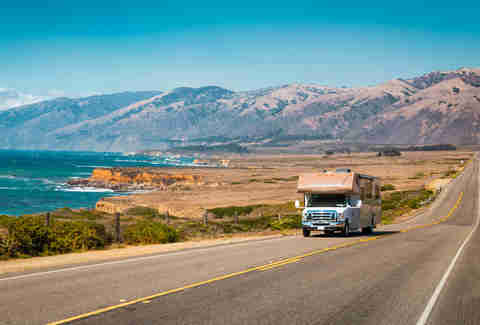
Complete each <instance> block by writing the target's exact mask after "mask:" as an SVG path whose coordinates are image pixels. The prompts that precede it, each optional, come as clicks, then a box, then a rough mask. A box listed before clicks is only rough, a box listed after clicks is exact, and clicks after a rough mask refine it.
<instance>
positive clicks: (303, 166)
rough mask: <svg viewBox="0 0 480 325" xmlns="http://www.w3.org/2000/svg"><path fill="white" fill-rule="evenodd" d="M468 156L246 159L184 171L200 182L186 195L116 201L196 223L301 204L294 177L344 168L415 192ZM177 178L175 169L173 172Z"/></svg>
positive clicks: (462, 153) (455, 153) (459, 153)
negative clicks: (245, 209) (215, 212)
mask: <svg viewBox="0 0 480 325" xmlns="http://www.w3.org/2000/svg"><path fill="white" fill-rule="evenodd" d="M471 156H472V153H471V152H467V151H445V152H441V151H437V152H435V151H428V152H405V153H403V155H402V156H400V157H376V155H375V153H357V154H351V155H347V154H336V155H332V156H328V157H324V156H323V155H291V154H289V155H256V156H253V155H248V156H245V157H235V158H233V159H232V162H231V165H232V166H233V168H228V169H211V168H185V169H182V173H185V174H194V175H200V176H203V177H204V178H205V179H206V180H207V184H206V185H202V186H196V187H191V188H189V189H188V190H176V191H162V192H152V193H143V194H137V195H132V196H129V197H128V198H126V197H123V198H119V199H120V200H128V201H129V205H131V206H150V207H154V208H157V209H158V210H159V211H160V212H161V213H162V212H165V211H167V210H168V211H169V212H170V214H171V215H175V216H180V217H186V218H200V217H201V216H202V215H203V213H204V211H205V210H206V209H213V208H217V207H227V206H246V205H256V204H282V203H285V202H287V201H292V200H296V199H301V195H299V194H298V193H297V192H296V186H297V182H296V178H295V177H296V176H298V175H299V174H301V173H304V172H312V171H315V170H317V171H321V170H324V169H328V170H333V169H336V168H341V167H348V168H351V169H352V170H354V171H356V172H360V173H365V174H370V175H374V176H377V177H380V178H381V180H382V183H383V184H393V185H394V186H395V188H396V190H399V191H405V190H418V189H421V188H423V187H424V186H425V185H426V184H428V183H430V182H431V181H433V180H435V179H439V178H441V177H443V176H444V175H445V173H446V172H448V171H449V170H452V169H455V168H459V167H460V161H461V160H464V161H467V160H468V159H469V158H470V157H471ZM176 172H178V169H176Z"/></svg>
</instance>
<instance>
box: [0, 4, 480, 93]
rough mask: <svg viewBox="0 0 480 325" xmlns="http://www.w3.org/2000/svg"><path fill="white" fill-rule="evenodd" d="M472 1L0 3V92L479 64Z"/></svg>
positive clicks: (405, 71) (373, 80)
mask: <svg viewBox="0 0 480 325" xmlns="http://www.w3.org/2000/svg"><path fill="white" fill-rule="evenodd" d="M479 3H480V2H479V1H448V2H447V1H440V0H437V1H420V0H416V1H411V0H405V1H384V0H382V1H376V0H373V1H368V2H366V1H349V0H344V1H321V0H317V1H303V0H296V1H292V0H289V1H283V0H276V1H268V0H267V1H261V0H256V1H250V0H242V1H225V0H222V1H208V0H204V1H198V0H196V1H189V0H183V1H169V0H156V1H142V0H136V1H131V0H130V1H123V0H116V1H109V0H103V1H102V0H96V1H90V0H83V1H65V0H58V1H49V0H43V1H37V0H35V1H28V0H25V1H1V2H0V67H1V69H0V89H3V90H4V91H6V90H9V91H10V92H11V91H16V92H18V93H19V94H23V95H25V96H38V97H39V98H45V97H56V96H71V97H79V96H86V95H91V94H98V93H112V92H118V91H127V90H132V91H134V90H170V89H173V88H175V87H180V86H189V87H200V86H205V85H218V86H222V87H225V88H228V89H232V90H251V89H257V88H263V87H269V86H277V85H283V84H288V83H293V82H303V83H317V84H321V85H329V86H337V87H340V86H348V87H356V86H367V85H373V84H378V83H381V82H384V81H387V80H390V79H393V78H408V77H412V76H416V75H420V74H423V73H427V72H431V71H435V70H454V69H458V68H460V67H463V66H466V67H480V23H479V22H478V19H479V18H478V17H479V16H478V13H479V12H480V4H479Z"/></svg>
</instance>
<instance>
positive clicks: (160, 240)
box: [0, 202, 301, 260]
mask: <svg viewBox="0 0 480 325" xmlns="http://www.w3.org/2000/svg"><path fill="white" fill-rule="evenodd" d="M207 212H208V214H207V215H208V219H207V220H208V221H207V223H205V222H204V220H192V219H188V218H180V217H175V216H166V215H164V214H161V213H159V212H158V211H157V210H156V209H153V208H148V207H134V208H131V209H129V210H127V211H125V213H123V214H122V215H121V216H120V239H121V242H122V243H123V244H127V245H148V244H164V243H172V242H178V241H186V240H191V239H195V238H215V237H219V236H224V235H230V234H236V233H246V232H264V231H283V230H288V229H297V228H300V227H301V217H300V215H299V214H298V211H297V210H296V209H295V207H294V204H293V202H288V203H285V204H278V205H250V206H243V207H240V206H231V207H222V208H216V209H211V210H208V211H207ZM115 230H116V226H115V217H114V216H113V215H109V214H106V213H101V212H97V211H90V210H72V209H68V208H63V209H58V210H56V211H54V212H52V213H50V214H49V218H48V217H47V215H46V214H40V215H32V216H21V217H12V216H0V259H2V260H3V259H9V258H28V257H35V256H48V255H56V254H65V253H70V252H79V251H87V250H95V249H106V248H108V247H110V246H111V245H112V244H114V242H115V238H117V237H116V232H115Z"/></svg>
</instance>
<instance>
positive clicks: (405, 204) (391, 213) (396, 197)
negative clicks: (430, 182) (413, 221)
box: [382, 189, 436, 224]
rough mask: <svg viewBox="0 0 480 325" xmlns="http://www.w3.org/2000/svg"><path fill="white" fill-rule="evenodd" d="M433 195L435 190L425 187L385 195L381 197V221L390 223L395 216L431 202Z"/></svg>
mask: <svg viewBox="0 0 480 325" xmlns="http://www.w3.org/2000/svg"><path fill="white" fill-rule="evenodd" d="M435 196H436V193H435V192H433V191H430V190H425V189H422V190H420V191H398V192H393V193H390V194H387V195H385V196H384V197H383V198H382V223H383V224H390V223H392V222H393V221H394V220H395V218H397V217H399V216H401V215H404V214H407V213H410V212H411V211H413V210H416V209H419V208H421V207H422V206H424V205H426V204H428V203H430V202H432V201H433V200H434V199H435Z"/></svg>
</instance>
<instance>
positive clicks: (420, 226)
mask: <svg viewBox="0 0 480 325" xmlns="http://www.w3.org/2000/svg"><path fill="white" fill-rule="evenodd" d="M462 199H463V192H461V193H460V195H459V197H458V200H457V202H455V205H454V206H453V207H452V208H451V209H450V211H448V214H447V215H446V216H445V217H442V218H440V219H437V220H436V221H434V222H432V223H427V224H424V225H419V226H413V227H410V228H406V229H403V230H401V231H400V232H409V231H412V230H415V229H420V228H426V227H431V226H433V225H438V224H439V223H442V222H445V221H447V220H448V218H450V217H451V216H452V214H453V212H455V210H456V209H457V208H458V206H459V205H460V203H461V202H462Z"/></svg>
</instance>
